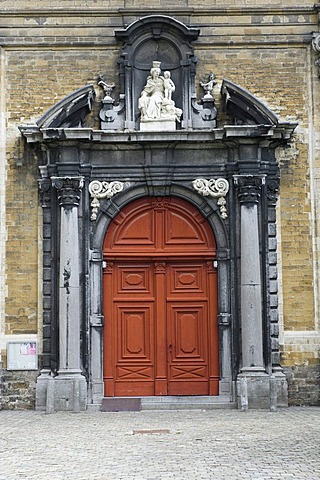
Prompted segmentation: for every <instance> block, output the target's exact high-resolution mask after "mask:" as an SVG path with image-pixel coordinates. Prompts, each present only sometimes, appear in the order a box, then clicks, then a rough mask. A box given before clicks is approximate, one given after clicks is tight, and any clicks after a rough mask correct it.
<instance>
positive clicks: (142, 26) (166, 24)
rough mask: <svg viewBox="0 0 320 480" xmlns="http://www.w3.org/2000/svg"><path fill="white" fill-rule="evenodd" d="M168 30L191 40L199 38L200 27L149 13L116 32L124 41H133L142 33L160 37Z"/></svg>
mask: <svg viewBox="0 0 320 480" xmlns="http://www.w3.org/2000/svg"><path fill="white" fill-rule="evenodd" d="M166 32H167V33H168V32H174V34H175V36H176V35H180V36H181V38H183V39H185V40H188V41H189V42H191V41H193V40H196V39H197V38H198V36H199V34H200V29H199V28H190V27H187V26H186V25H184V24H183V23H181V22H179V21H178V20H176V19H175V18H172V17H169V16H166V15H148V16H146V17H142V18H139V20H137V21H135V22H133V23H131V24H130V25H129V26H128V27H126V28H124V29H121V30H116V31H115V32H114V33H115V36H116V37H117V38H118V39H121V40H122V41H124V42H127V41H131V42H132V41H134V40H135V39H137V38H139V37H140V36H141V33H143V34H146V33H148V34H149V35H150V34H151V37H153V38H158V39H159V38H160V37H162V36H163V34H164V33H166Z"/></svg>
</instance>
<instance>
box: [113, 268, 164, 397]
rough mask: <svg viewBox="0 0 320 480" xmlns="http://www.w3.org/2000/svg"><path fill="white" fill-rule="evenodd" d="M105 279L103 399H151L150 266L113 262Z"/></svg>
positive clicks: (152, 314)
mask: <svg viewBox="0 0 320 480" xmlns="http://www.w3.org/2000/svg"><path fill="white" fill-rule="evenodd" d="M105 277H106V288H108V290H109V292H106V295H105V312H106V315H105V344H106V345H105V349H106V354H107V356H108V358H107V359H106V361H105V371H104V385H105V395H106V396H135V395H154V354H155V352H154V345H155V330H154V328H155V325H154V318H155V293H154V282H153V263H152V262H150V263H145V262H143V263H137V264H133V265H130V264H128V263H127V262H126V263H124V262H114V263H113V265H112V266H110V267H109V269H107V271H106V275H105Z"/></svg>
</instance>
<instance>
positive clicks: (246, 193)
mask: <svg viewBox="0 0 320 480" xmlns="http://www.w3.org/2000/svg"><path fill="white" fill-rule="evenodd" d="M233 178H234V183H235V185H237V187H238V197H239V200H240V202H241V203H258V201H259V197H260V194H261V187H262V185H264V184H265V176H264V175H234V177H233Z"/></svg>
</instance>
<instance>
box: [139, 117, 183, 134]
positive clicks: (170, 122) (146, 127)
mask: <svg viewBox="0 0 320 480" xmlns="http://www.w3.org/2000/svg"><path fill="white" fill-rule="evenodd" d="M175 130H176V119H175V117H165V118H155V119H154V120H150V119H149V120H148V121H146V122H144V121H140V131H141V132H173V131H175Z"/></svg>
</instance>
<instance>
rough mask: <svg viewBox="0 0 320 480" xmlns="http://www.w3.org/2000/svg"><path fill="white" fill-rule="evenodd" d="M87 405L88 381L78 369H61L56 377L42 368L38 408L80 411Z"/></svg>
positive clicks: (39, 379) (43, 409)
mask: <svg viewBox="0 0 320 480" xmlns="http://www.w3.org/2000/svg"><path fill="white" fill-rule="evenodd" d="M86 406H87V381H86V379H85V377H84V376H83V375H82V374H81V371H78V370H74V371H73V370H66V371H59V374H58V375H57V376H56V377H53V376H52V375H51V372H50V371H49V370H42V371H41V375H40V376H39V377H38V379H37V385H36V410H39V411H45V412H46V413H54V412H57V411H71V412H80V411H84V410H86Z"/></svg>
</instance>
